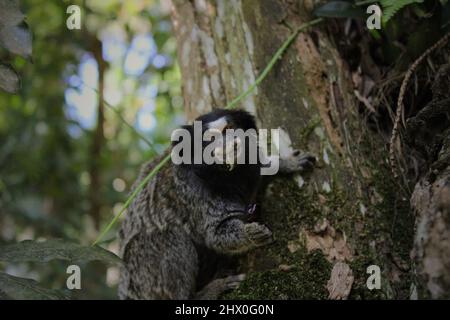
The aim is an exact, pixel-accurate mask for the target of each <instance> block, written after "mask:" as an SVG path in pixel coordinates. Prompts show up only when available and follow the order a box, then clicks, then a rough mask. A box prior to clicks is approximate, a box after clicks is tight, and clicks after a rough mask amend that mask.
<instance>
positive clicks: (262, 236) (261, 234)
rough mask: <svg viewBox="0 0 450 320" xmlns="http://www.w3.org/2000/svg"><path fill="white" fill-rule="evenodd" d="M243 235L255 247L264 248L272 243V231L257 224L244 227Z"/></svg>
mask: <svg viewBox="0 0 450 320" xmlns="http://www.w3.org/2000/svg"><path fill="white" fill-rule="evenodd" d="M244 233H245V235H246V237H247V239H248V240H249V241H250V242H251V243H252V244H253V245H254V246H256V247H260V246H264V245H267V244H270V243H272V242H273V237H272V231H270V230H269V229H268V228H267V227H266V226H265V225H263V224H260V223H258V222H252V223H247V224H245V225H244Z"/></svg>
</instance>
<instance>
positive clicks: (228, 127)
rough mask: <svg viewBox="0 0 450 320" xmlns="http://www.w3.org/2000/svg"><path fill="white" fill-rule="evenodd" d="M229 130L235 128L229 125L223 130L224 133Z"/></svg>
mask: <svg viewBox="0 0 450 320" xmlns="http://www.w3.org/2000/svg"><path fill="white" fill-rule="evenodd" d="M227 129H233V126H232V125H231V124H227V125H226V126H225V128H223V131H226V130H227Z"/></svg>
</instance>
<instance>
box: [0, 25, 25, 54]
mask: <svg viewBox="0 0 450 320" xmlns="http://www.w3.org/2000/svg"><path fill="white" fill-rule="evenodd" d="M0 45H1V46H2V47H4V48H5V49H7V50H9V51H10V52H12V53H15V54H18V55H20V56H22V57H24V58H27V59H28V58H29V57H31V51H32V46H31V33H30V32H29V31H28V29H27V28H25V27H21V26H3V27H2V28H0Z"/></svg>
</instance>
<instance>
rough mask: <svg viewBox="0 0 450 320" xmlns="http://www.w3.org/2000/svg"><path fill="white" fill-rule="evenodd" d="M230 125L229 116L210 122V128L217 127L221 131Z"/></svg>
mask: <svg viewBox="0 0 450 320" xmlns="http://www.w3.org/2000/svg"><path fill="white" fill-rule="evenodd" d="M227 125H228V120H227V117H226V116H224V117H221V118H219V119H217V120H214V121H212V122H210V123H208V129H216V130H219V131H220V132H222V131H223V129H225V127H226V126H227Z"/></svg>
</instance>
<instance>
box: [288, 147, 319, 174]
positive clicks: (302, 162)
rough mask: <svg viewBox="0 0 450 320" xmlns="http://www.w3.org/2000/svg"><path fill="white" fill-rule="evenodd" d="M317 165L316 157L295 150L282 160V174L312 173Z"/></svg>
mask: <svg viewBox="0 0 450 320" xmlns="http://www.w3.org/2000/svg"><path fill="white" fill-rule="evenodd" d="M315 164H316V157H315V156H313V155H312V154H309V153H302V152H300V151H299V150H294V151H293V152H292V154H291V155H290V156H289V157H287V158H280V172H282V173H295V172H299V173H300V172H304V171H310V170H312V169H313V168H314V165H315Z"/></svg>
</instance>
